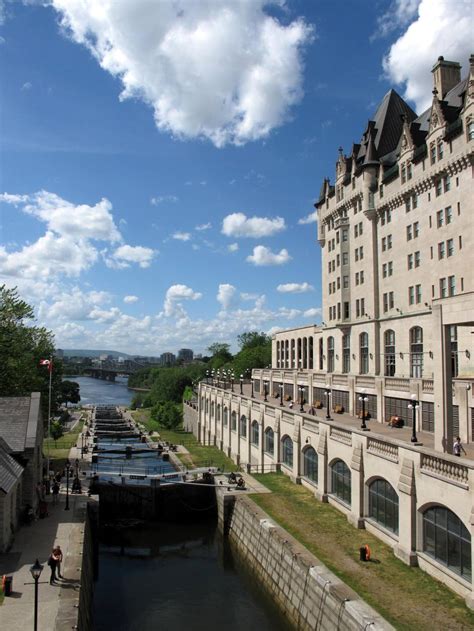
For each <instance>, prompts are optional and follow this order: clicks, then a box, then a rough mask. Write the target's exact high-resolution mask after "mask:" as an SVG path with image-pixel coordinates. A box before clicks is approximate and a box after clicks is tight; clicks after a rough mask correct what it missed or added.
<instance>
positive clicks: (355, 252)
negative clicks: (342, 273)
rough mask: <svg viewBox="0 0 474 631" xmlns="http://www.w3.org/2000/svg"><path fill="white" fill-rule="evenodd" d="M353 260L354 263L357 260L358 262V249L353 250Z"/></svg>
mask: <svg viewBox="0 0 474 631" xmlns="http://www.w3.org/2000/svg"><path fill="white" fill-rule="evenodd" d="M354 258H355V260H356V261H358V260H359V248H356V249H355V250H354Z"/></svg>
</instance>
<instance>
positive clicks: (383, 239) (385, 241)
mask: <svg viewBox="0 0 474 631" xmlns="http://www.w3.org/2000/svg"><path fill="white" fill-rule="evenodd" d="M386 249H387V237H382V252H385V250H386ZM356 260H357V259H356Z"/></svg>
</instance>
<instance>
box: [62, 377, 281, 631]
mask: <svg viewBox="0 0 474 631" xmlns="http://www.w3.org/2000/svg"><path fill="white" fill-rule="evenodd" d="M73 380H74V381H77V382H78V383H79V384H80V386H81V403H83V404H87V403H89V404H90V403H93V404H101V403H102V404H112V403H115V404H118V405H128V404H129V403H130V401H131V398H132V396H133V392H132V391H130V390H128V389H127V386H126V381H125V382H120V381H117V382H115V383H109V382H105V381H100V380H97V379H92V378H88V377H77V378H75V379H73ZM114 397H116V398H115V399H114ZM104 457H105V458H108V456H107V455H106V454H104ZM142 458H143V455H142ZM155 458H156V456H155ZM109 462H110V461H109ZM99 463H100V459H99ZM104 464H105V463H104ZM130 464H132V463H130ZM136 464H137V465H138V464H139V463H138V462H136ZM143 464H144V463H143V462H141V463H140V465H143ZM202 508H206V507H202ZM195 513H196V514H195V519H192V520H191V519H187V520H186V523H182V522H181V523H176V522H162V523H150V522H143V521H140V520H138V519H137V520H135V522H134V520H133V519H132V520H130V519H128V520H126V519H115V520H113V519H111V520H110V521H108V522H107V521H105V520H102V521H101V528H100V542H99V578H98V581H97V583H96V584H95V587H94V604H93V607H94V612H93V620H94V627H93V628H94V631H109V630H110V629H113V630H114V631H155V630H156V629H168V630H170V631H214V630H215V629H225V630H226V631H240V630H242V629H258V630H259V631H289V629H290V627H289V626H288V625H287V623H286V622H285V621H284V620H283V619H282V616H281V614H280V613H279V612H278V610H277V608H276V606H275V605H274V603H273V602H272V601H271V599H270V598H269V597H268V595H267V594H266V593H265V592H264V591H263V590H262V589H261V587H260V586H259V584H258V582H257V581H256V580H255V579H254V577H253V576H252V575H251V574H250V573H249V572H248V570H247V569H246V567H245V565H244V564H242V562H241V561H240V560H239V559H237V558H235V557H234V555H233V554H232V551H231V549H230V548H229V546H228V544H227V543H226V542H225V540H223V538H222V537H221V536H220V535H219V533H218V532H217V527H216V526H217V525H216V519H211V520H209V518H208V517H207V518H206V519H205V520H203V519H202V515H203V514H204V512H201V511H200V510H196V511H195ZM206 515H208V513H206ZM104 522H105V523H104Z"/></svg>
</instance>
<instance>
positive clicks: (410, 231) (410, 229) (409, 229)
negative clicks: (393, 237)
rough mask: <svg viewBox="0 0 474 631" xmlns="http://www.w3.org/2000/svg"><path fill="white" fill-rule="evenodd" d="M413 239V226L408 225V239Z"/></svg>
mask: <svg viewBox="0 0 474 631" xmlns="http://www.w3.org/2000/svg"><path fill="white" fill-rule="evenodd" d="M412 239H413V232H412V227H411V225H410V226H407V241H411V240H412Z"/></svg>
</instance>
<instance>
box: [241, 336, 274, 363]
mask: <svg viewBox="0 0 474 631" xmlns="http://www.w3.org/2000/svg"><path fill="white" fill-rule="evenodd" d="M237 342H238V343H239V346H240V349H241V350H245V349H247V348H255V347H257V346H268V345H269V346H270V348H271V345H272V338H271V337H270V336H269V335H267V334H266V333H263V332H262V333H259V332H258V331H248V332H247V333H242V334H241V335H238V336H237ZM255 368H256V366H255Z"/></svg>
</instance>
